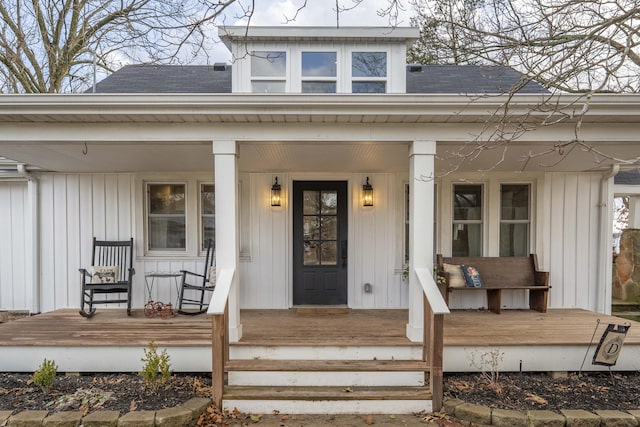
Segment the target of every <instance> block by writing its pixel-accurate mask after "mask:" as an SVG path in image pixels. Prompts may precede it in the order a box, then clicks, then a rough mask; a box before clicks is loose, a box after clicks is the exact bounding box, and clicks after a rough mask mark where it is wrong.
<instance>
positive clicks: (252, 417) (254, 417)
mask: <svg viewBox="0 0 640 427" xmlns="http://www.w3.org/2000/svg"><path fill="white" fill-rule="evenodd" d="M260 418H262V415H251V421H253V422H254V423H259V422H260Z"/></svg>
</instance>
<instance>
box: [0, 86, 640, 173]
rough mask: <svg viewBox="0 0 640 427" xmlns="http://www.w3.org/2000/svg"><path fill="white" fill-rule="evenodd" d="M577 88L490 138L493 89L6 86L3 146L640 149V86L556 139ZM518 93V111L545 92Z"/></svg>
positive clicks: (151, 156) (257, 158)
mask: <svg viewBox="0 0 640 427" xmlns="http://www.w3.org/2000/svg"><path fill="white" fill-rule="evenodd" d="M574 98H575V97H574ZM574 98H571V97H569V98H567V99H566V100H565V99H564V98H560V97H559V98H558V99H562V100H563V102H565V103H568V105H570V107H567V108H569V109H570V110H571V111H567V112H566V114H567V115H566V116H565V119H566V122H565V123H559V124H557V125H554V126H541V127H537V128H535V129H534V130H531V131H528V132H525V133H523V134H522V135H519V136H518V138H517V140H516V141H514V142H511V143H510V144H509V148H508V149H506V150H505V146H504V145H500V144H497V145H494V146H493V147H486V146H483V147H482V149H478V148H479V147H478V146H477V145H475V143H474V142H473V141H475V140H476V139H482V138H484V139H485V140H486V139H487V138H489V139H491V137H492V135H491V129H493V128H492V127H491V126H489V125H488V122H490V121H491V120H494V119H495V118H496V111H500V108H501V107H502V106H503V103H504V102H505V99H504V97H500V96H496V97H478V98H473V97H469V96H462V95H393V94H390V95H384V96H380V95H377V96H373V95H363V96H353V95H333V96H322V95H320V96H314V97H309V96H300V95H299V94H297V95H296V94H287V95H269V96H260V95H254V94H231V95H136V96H132V95H126V94H125V95H101V96H98V95H48V96H47V95H33V96H26V95H6V96H4V95H3V96H0V156H4V157H7V158H10V159H13V160H16V161H19V162H23V163H26V164H27V165H32V166H35V167H39V168H42V169H45V170H52V171H61V172H147V171H155V172H165V171H166V172H174V171H176V172H177V171H182V172H193V171H200V172H206V171H211V170H212V169H213V156H212V141H213V140H220V139H225V140H235V141H239V142H240V157H239V166H240V170H241V171H255V172H260V171H266V172H270V171H311V172H329V173H330V172H338V171H342V172H344V171H356V172H384V171H398V170H406V169H407V168H408V164H409V163H408V159H407V155H408V146H409V143H410V141H414V140H420V139H428V140H435V141H437V150H438V153H437V154H438V157H437V160H436V173H440V174H442V173H444V172H449V171H454V170H455V171H478V170H496V171H521V170H525V171H587V170H599V169H603V168H606V167H608V166H609V164H611V163H612V162H614V161H615V160H614V159H612V158H619V159H629V158H634V157H639V158H640V139H639V138H638V123H640V96H622V95H599V96H594V97H593V99H592V100H591V103H590V104H589V109H588V113H587V115H586V116H585V117H584V118H583V119H584V122H583V123H582V126H581V132H580V138H581V139H582V140H583V141H585V142H586V144H587V145H588V146H589V147H592V150H591V151H590V152H588V151H586V150H585V149H583V148H580V147H578V148H576V149H573V150H570V149H565V150H564V151H565V152H564V153H563V154H560V151H559V150H553V148H554V144H557V143H558V142H563V141H569V140H572V139H574V138H575V120H576V119H575V117H573V112H575V111H577V110H579V109H578V107H579V105H578V104H579V101H574V102H576V103H577V104H572V103H571V102H569V101H571V100H573V99H574ZM514 99H515V100H514V101H512V103H511V104H510V105H511V108H510V113H511V114H513V115H514V117H518V115H519V114H521V115H522V116H523V117H524V116H527V114H528V113H531V108H532V106H534V105H537V103H538V102H539V101H540V99H539V97H538V96H532V95H528V96H516V97H514ZM577 99H578V100H579V99H580V98H577ZM558 102H559V101H558ZM533 116H536V117H533ZM538 116H540V117H538ZM542 116H544V117H542ZM547 116H548V113H544V112H538V113H537V115H536V114H532V115H531V116H530V117H532V120H533V119H536V120H537V119H541V118H544V119H545V120H550V118H549V117H547ZM527 117H529V116H527ZM567 117H570V118H568V119H567ZM536 120H533V121H534V122H535V121H536ZM487 129H489V130H487ZM487 134H489V135H488V136H487ZM479 135H480V136H479ZM494 136H495V135H494ZM599 151H601V152H603V153H606V154H607V155H608V156H609V157H610V158H609V159H608V158H606V157H603V156H601V155H599V154H598V152H599ZM460 153H462V155H461V154H460ZM545 153H546V154H545ZM532 157H533V158H532ZM528 158H530V159H531V160H530V161H528V162H527V161H526V160H527V159H528Z"/></svg>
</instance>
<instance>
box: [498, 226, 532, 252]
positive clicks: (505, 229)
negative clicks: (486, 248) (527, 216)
mask: <svg viewBox="0 0 640 427" xmlns="http://www.w3.org/2000/svg"><path fill="white" fill-rule="evenodd" d="M528 248H529V224H528V223H526V224H500V256H528V255H529V250H528Z"/></svg>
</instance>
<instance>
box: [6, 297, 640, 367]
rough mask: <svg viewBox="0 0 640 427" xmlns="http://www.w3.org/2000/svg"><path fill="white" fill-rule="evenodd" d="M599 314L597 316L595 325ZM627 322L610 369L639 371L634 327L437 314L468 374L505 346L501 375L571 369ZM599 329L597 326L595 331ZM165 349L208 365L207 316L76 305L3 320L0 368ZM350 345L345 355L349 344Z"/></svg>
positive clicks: (360, 337)
mask: <svg viewBox="0 0 640 427" xmlns="http://www.w3.org/2000/svg"><path fill="white" fill-rule="evenodd" d="M241 315H242V321H243V326H244V334H243V337H242V339H241V340H240V341H239V342H237V343H231V344H230V357H231V358H232V359H260V358H267V357H269V358H272V359H274V358H276V357H277V356H276V355H277V353H278V351H280V350H283V349H289V350H293V353H289V354H288V355H287V357H288V358H292V357H293V356H292V354H293V355H297V357H298V358H300V359H304V358H307V357H309V356H313V357H316V358H318V359H321V358H323V357H325V356H326V355H324V354H323V352H325V351H327V352H329V353H331V356H330V357H329V358H330V359H340V358H345V359H360V360H367V359H372V358H373V357H376V354H377V355H378V356H377V357H381V356H384V357H385V358H394V359H409V360H410V359H420V357H421V356H422V344H421V343H414V342H411V341H409V340H408V339H407V338H406V330H405V327H406V319H407V310H347V309H339V310H332V309H326V310H305V309H298V310H296V309H289V310H242V311H241ZM598 320H599V321H600V323H599V325H598ZM625 322H628V323H630V324H631V328H630V329H629V332H628V334H627V337H626V339H625V341H624V347H623V350H622V352H621V354H620V358H619V359H618V363H617V365H616V366H615V367H614V369H616V370H638V369H640V323H638V322H633V321H628V320H626V319H622V318H619V317H614V316H607V315H603V314H599V313H594V312H590V311H586V310H579V309H551V310H549V312H548V313H546V314H543V313H538V312H535V311H529V310H504V311H503V312H502V314H500V315H495V314H493V313H491V312H488V311H485V310H453V311H452V312H451V314H450V315H447V316H445V320H444V357H443V359H444V361H443V368H444V371H445V372H461V371H471V372H472V371H475V370H476V369H475V368H474V367H473V366H471V363H470V362H471V361H470V357H472V354H473V352H476V353H481V352H486V351H490V350H492V349H499V350H500V351H503V352H504V362H503V363H501V365H500V370H502V371H518V370H519V369H522V370H523V371H577V370H579V369H580V365H581V363H582V360H583V358H584V357H585V354H586V353H587V348H588V346H589V343H590V342H591V339H592V336H594V330H595V338H594V345H592V346H591V350H590V351H589V353H588V355H587V361H586V362H585V365H584V370H594V369H596V370H599V369H603V368H602V367H597V366H594V365H591V363H590V361H591V357H592V354H593V350H594V347H595V344H597V341H598V340H599V338H600V336H601V335H602V332H603V331H604V329H605V328H606V325H607V324H608V323H618V324H622V323H625ZM596 325H598V328H597V330H596ZM152 340H153V341H154V342H155V343H156V344H158V346H159V347H161V348H167V350H168V353H169V355H170V356H171V363H172V367H173V369H174V370H175V371H176V372H210V371H211V318H210V317H209V316H206V315H200V316H193V317H192V316H180V315H178V316H176V317H173V318H169V319H166V320H163V319H161V318H147V317H145V315H144V312H143V311H142V310H134V311H133V314H132V316H131V317H127V316H126V312H125V310H124V309H98V311H97V313H96V315H95V317H94V318H93V319H91V320H86V319H84V318H82V317H80V316H78V314H77V310H75V309H62V310H56V311H53V312H49V313H44V314H39V315H36V316H31V317H28V318H24V319H20V320H16V321H12V322H8V323H3V324H0V370H2V371H5V372H20V371H22V372H32V371H33V370H34V369H35V368H36V367H37V366H38V365H39V364H40V363H41V362H42V359H43V358H45V357H46V358H48V359H54V360H55V361H56V363H57V364H58V365H59V367H60V371H63V372H101V371H112V372H115V371H120V372H135V371H138V370H139V369H140V357H141V355H142V349H143V348H144V347H147V346H148V344H149V341H152ZM349 348H351V350H354V351H353V352H351V351H350V350H349Z"/></svg>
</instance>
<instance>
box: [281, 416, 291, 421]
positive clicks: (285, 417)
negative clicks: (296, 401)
mask: <svg viewBox="0 0 640 427" xmlns="http://www.w3.org/2000/svg"><path fill="white" fill-rule="evenodd" d="M288 419H289V415H283V416H281V417H280V421H287V420H288Z"/></svg>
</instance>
